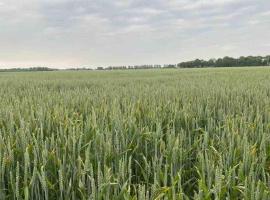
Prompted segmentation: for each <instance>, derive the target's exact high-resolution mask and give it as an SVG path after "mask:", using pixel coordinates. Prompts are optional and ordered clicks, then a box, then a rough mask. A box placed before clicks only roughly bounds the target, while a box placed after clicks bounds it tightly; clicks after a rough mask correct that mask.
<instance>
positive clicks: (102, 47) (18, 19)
mask: <svg viewBox="0 0 270 200" xmlns="http://www.w3.org/2000/svg"><path fill="white" fill-rule="evenodd" d="M269 6H270V2H269V1H268V0H258V1H254V0H170V1H167V0H147V1H145V0H136V1H135V0H126V1H111V0H104V1H99V0H91V1H87V0H76V1H75V0H54V1H51V0H27V1H17V0H1V2H0V44H1V45H0V61H1V63H2V64H3V63H7V65H12V63H15V64H16V65H17V64H18V63H22V65H23V63H27V64H29V65H30V63H31V60H32V61H33V62H32V63H33V65H36V64H37V63H40V65H42V64H43V63H44V60H46V63H56V64H61V65H64V64H66V65H70V64H76V65H77V66H79V65H88V64H89V65H95V64H100V65H101V64H111V65H113V64H114V63H118V64H137V63H134V62H138V64H140V63H148V62H152V61H153V60H155V62H159V63H173V62H179V61H181V59H184V60H187V59H190V58H195V57H218V56H225V55H224V54H229V55H230V56H239V55H245V54H252V53H255V54H256V55H257V54H266V53H268V52H269V46H267V45H264V44H265V38H266V37H267V35H269V34H270V23H269V22H270V18H269V17H268V16H269V15H270V12H269V9H268V8H269ZM202 52H203V53H202ZM71 55H72V59H70V56H71ZM46 63H45V64H46Z"/></svg>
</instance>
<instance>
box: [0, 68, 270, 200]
mask: <svg viewBox="0 0 270 200" xmlns="http://www.w3.org/2000/svg"><path fill="white" fill-rule="evenodd" d="M269 175H270V68H267V67H265V68H263V67H262V68H261V67H256V68H220V69H183V70H179V69H171V70H169V69H168V70H141V71H140V70H138V71H137V70H134V71H132V70H131V71H129V70H127V71H90V72H84V71H83V72H32V73H31V72H22V73H0V199H35V200H38V199H40V200H41V199H46V200H47V199H98V200H101V199H104V200H107V199H110V200H113V199H119V200H122V199H134V200H135V199H138V200H144V199H149V200H150V199H167V200H170V199H204V200H207V199H209V200H210V199H250V200H258V199H270V176H269Z"/></svg>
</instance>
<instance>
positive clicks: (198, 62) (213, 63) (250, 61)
mask: <svg viewBox="0 0 270 200" xmlns="http://www.w3.org/2000/svg"><path fill="white" fill-rule="evenodd" d="M245 66H270V55H268V56H246V57H245V56H241V57H239V58H233V57H228V56H225V57H224V58H218V59H214V58H213V59H209V60H202V59H195V60H191V61H187V62H180V63H178V64H164V65H158V64H155V65H132V66H131V65H129V66H109V67H83V68H82V67H81V68H68V69H65V70H72V71H78V70H94V69H95V70H128V69H129V70H132V69H162V68H206V67H245ZM57 70H60V69H55V68H48V67H31V68H12V69H0V72H27V71H57Z"/></svg>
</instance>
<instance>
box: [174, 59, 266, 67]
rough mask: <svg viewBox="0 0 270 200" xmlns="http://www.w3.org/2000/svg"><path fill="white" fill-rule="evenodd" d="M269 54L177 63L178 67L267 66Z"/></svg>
mask: <svg viewBox="0 0 270 200" xmlns="http://www.w3.org/2000/svg"><path fill="white" fill-rule="evenodd" d="M269 65H270V56H264V57H263V56H247V57H244V56H241V57H239V58H232V57H228V56H226V57H224V58H218V59H210V60H200V59H196V60H192V61H188V62H181V63H178V64H177V67H180V68H196V67H244V66H269Z"/></svg>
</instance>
